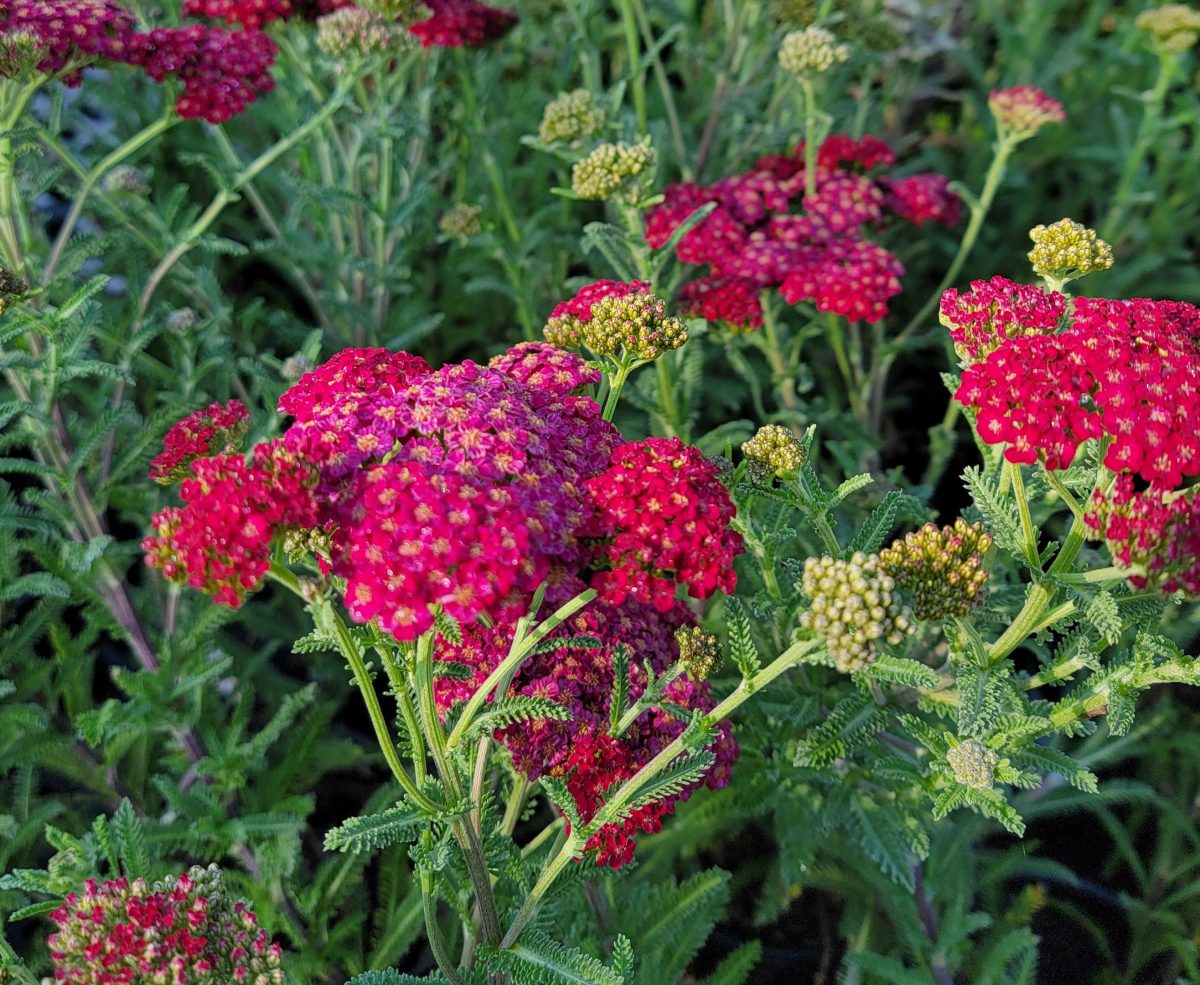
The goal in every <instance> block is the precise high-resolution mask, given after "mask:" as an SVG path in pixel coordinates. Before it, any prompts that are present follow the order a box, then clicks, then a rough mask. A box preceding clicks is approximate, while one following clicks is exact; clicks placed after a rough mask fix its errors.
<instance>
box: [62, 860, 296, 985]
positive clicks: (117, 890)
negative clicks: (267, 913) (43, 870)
mask: <svg viewBox="0 0 1200 985" xmlns="http://www.w3.org/2000/svg"><path fill="white" fill-rule="evenodd" d="M50 919H51V920H52V921H53V922H54V924H55V926H56V928H57V929H56V930H55V932H54V933H53V934H51V935H50V938H49V941H48V943H49V946H50V959H51V961H52V962H53V965H54V981H55V982H59V983H61V985H119V983H149V982H155V983H158V982H163V983H169V985H204V983H213V985H216V983H218V982H219V983H223V985H224V983H235V982H237V983H243V985H282V983H283V982H284V981H285V979H284V974H283V970H282V967H281V965H280V949H279V945H278V944H272V943H271V941H270V938H269V937H268V936H267V934H266V931H264V930H262V929H261V928H260V927H259V926H258V919H257V917H256V916H255V915H254V912H253V911H252V910H251V909H250V908H249V906H248V905H247V904H246V902H245V901H243V900H235V899H232V898H231V897H230V896H229V894H228V892H227V891H226V889H225V884H224V877H223V875H222V874H221V871H220V870H219V869H218V868H217V867H216V866H215V865H212V866H209V867H208V868H207V869H202V868H200V867H199V866H196V867H194V868H192V869H191V871H190V872H187V873H185V874H183V875H180V876H173V877H170V878H168V879H164V880H163V881H161V882H156V883H154V884H153V885H147V884H146V883H145V881H143V880H141V879H138V880H135V881H134V882H132V883H130V882H128V881H126V880H125V879H115V880H112V881H109V882H103V883H100V882H96V881H94V880H88V881H87V882H86V883H85V886H84V890H83V892H82V893H71V894H70V895H68V896H67V897H66V899H65V900H64V901H63V905H62V906H60V907H59V908H58V909H57V910H55V911H54V912H53V913H51V914H50Z"/></svg>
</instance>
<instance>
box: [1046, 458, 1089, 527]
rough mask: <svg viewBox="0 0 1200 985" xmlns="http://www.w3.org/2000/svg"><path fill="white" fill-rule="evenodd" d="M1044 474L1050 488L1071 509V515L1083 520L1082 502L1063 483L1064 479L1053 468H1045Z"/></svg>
mask: <svg viewBox="0 0 1200 985" xmlns="http://www.w3.org/2000/svg"><path fill="white" fill-rule="evenodd" d="M1042 474H1043V475H1044V476H1045V477H1046V482H1047V483H1049V485H1050V488H1051V489H1053V490H1054V491H1055V492H1056V493H1057V494H1058V498H1059V499H1061V500H1062V501H1063V504H1064V505H1065V506H1066V507H1067V509H1069V510H1070V511H1071V515H1072V516H1073V517H1075V519H1076V520H1079V521H1080V522H1082V521H1083V506H1082V505H1081V504H1080V502H1079V500H1077V499H1076V498H1075V497H1074V496H1072V495H1071V490H1069V489H1068V488H1067V487H1066V486H1065V485H1063V482H1062V480H1061V479H1060V478H1059V477H1058V476H1056V475H1055V474H1054V470H1053V469H1043V470H1042Z"/></svg>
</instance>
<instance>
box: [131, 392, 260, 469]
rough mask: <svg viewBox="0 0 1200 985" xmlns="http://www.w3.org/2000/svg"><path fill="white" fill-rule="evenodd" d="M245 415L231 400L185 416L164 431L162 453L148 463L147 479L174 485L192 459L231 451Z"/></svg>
mask: <svg viewBox="0 0 1200 985" xmlns="http://www.w3.org/2000/svg"><path fill="white" fill-rule="evenodd" d="M249 416H250V415H249V414H247V413H246V407H245V405H244V404H243V403H242V402H241V401H240V400H231V401H229V403H228V404H226V405H224V406H222V405H221V404H219V403H214V404H210V405H209V406H208V407H206V408H205V409H204V410H198V411H196V413H194V414H192V415H190V416H188V417H185V418H184V419H183V420H182V421H180V422H179V423H178V424H175V425H174V426H173V427H172V428H171V430H170V431H168V432H167V435H166V437H165V438H164V439H163V450H162V452H161V453H160V454H159V455H156V456H155V458H154V461H152V462H151V463H150V478H151V479H153V480H154V481H155V482H163V483H169V482H177V481H179V480H180V479H182V478H183V477H184V476H186V475H187V474H188V471H189V467H190V466H191V464H192V462H193V461H194V460H195V459H197V458H205V457H208V456H210V455H217V454H220V453H222V452H227V451H233V450H234V449H236V448H237V447H238V445H239V444H240V443H241V441H242V439H243V438H244V437H245V436H246V422H247V421H248V420H249Z"/></svg>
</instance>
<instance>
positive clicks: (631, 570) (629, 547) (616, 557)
mask: <svg viewBox="0 0 1200 985" xmlns="http://www.w3.org/2000/svg"><path fill="white" fill-rule="evenodd" d="M584 486H585V489H586V492H587V496H588V499H589V501H590V503H591V504H592V507H593V509H594V510H595V520H594V521H593V533H594V534H595V535H596V537H597V538H598V541H597V543H596V547H595V549H594V551H593V555H592V558H591V562H592V566H593V567H594V568H596V569H598V570H597V574H596V575H595V576H594V577H593V579H592V585H593V587H594V588H596V589H597V590H599V592H600V593H601V594H602V595H603V596H605V597H606V598H609V599H611V600H612V601H614V602H617V603H620V602H622V601H624V599H625V598H626V597H629V596H632V597H633V598H635V599H638V600H639V601H643V602H645V601H649V602H652V603H653V604H654V606H655V607H656V608H657V609H659V610H660V611H663V612H665V611H667V610H669V609H670V608H671V607H672V606H673V605H674V600H675V586H676V584H680V585H684V586H686V587H687V589H688V594H689V595H691V596H692V598H698V599H703V598H708V597H709V596H710V595H712V593H713V592H714V591H716V590H717V589H718V588H719V589H721V590H722V591H724V592H731V591H733V587H734V585H735V584H736V582H737V576H736V575H735V574H734V570H733V559H734V558H735V557H736V556H737V555H738V554H740V553H741V551H742V538H741V535H740V534H738V533H736V532H734V531H732V530H730V529H729V523H730V521H731V520H732V519H733V516H734V512H735V511H734V507H733V503H732V501H731V500H730V498H729V493H728V492H727V491H726V490H725V487H724V486H723V485H721V481H720V477H719V475H718V473H717V469H716V467H715V466H714V465H713V464H712V463H711V462H709V461H708V459H706V458H705V457H704V456H703V455H702V454H701V453H700V451H699V450H698V449H696V448H692V447H690V446H688V445H685V444H684V443H683V442H681V441H680V440H679V439H678V438H646V439H645V440H643V441H633V442H628V443H626V444H623V445H621V446H620V447H618V448H617V449H616V450H614V451H613V453H612V457H611V459H610V462H609V466H608V468H607V469H605V471H603V472H601V473H600V474H599V475H596V476H593V477H592V478H590V479H588V480H587V482H586V483H585V484H584Z"/></svg>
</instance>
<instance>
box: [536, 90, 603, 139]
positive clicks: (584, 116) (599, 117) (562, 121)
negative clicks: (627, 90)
mask: <svg viewBox="0 0 1200 985" xmlns="http://www.w3.org/2000/svg"><path fill="white" fill-rule="evenodd" d="M604 120H605V113H604V108H603V107H601V106H597V105H596V103H595V101H594V100H593V99H592V94H591V93H590V92H588V91H587V90H586V89H576V90H575V91H574V92H568V93H564V94H563V95H561V96H559V97H558V98H557V99H555V100H553V101H552V102H550V103H548V104H547V106H546V109H545V111H544V112H543V113H542V123H541V126H539V127H538V139H539V140H540V141H541V142H542V143H544V144H569V143H573V142H574V141H577V140H581V139H582V138H584V137H590V136H591V135H592V134H594V133H597V132H598V131H599V130H600V128H601V127H602V126H604Z"/></svg>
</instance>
